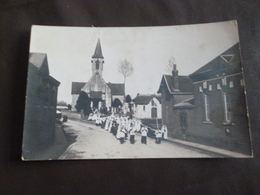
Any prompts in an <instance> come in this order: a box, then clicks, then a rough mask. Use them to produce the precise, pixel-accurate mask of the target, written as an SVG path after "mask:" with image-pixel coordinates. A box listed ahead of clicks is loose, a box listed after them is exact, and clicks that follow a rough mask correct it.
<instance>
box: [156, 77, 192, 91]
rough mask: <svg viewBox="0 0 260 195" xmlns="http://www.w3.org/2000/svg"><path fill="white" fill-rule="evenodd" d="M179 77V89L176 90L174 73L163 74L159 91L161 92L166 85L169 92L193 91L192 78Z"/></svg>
mask: <svg viewBox="0 0 260 195" xmlns="http://www.w3.org/2000/svg"><path fill="white" fill-rule="evenodd" d="M178 79H179V91H176V90H174V88H173V81H172V75H163V77H162V81H161V83H160V88H159V90H158V93H161V90H162V87H163V86H166V88H167V90H168V91H169V93H175V92H193V84H192V81H191V79H190V78H189V77H188V76H178Z"/></svg>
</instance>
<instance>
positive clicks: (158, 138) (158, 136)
mask: <svg viewBox="0 0 260 195" xmlns="http://www.w3.org/2000/svg"><path fill="white" fill-rule="evenodd" d="M155 137H156V141H155V143H156V144H160V143H161V139H162V131H161V130H160V129H157V130H155Z"/></svg>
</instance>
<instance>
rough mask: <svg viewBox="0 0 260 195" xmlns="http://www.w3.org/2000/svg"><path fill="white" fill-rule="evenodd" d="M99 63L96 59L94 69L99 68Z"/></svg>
mask: <svg viewBox="0 0 260 195" xmlns="http://www.w3.org/2000/svg"><path fill="white" fill-rule="evenodd" d="M99 63H100V62H99V61H98V60H97V61H96V70H98V69H99Z"/></svg>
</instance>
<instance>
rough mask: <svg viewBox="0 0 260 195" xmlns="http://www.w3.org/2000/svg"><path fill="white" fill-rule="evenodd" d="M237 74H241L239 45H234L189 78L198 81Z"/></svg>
mask: <svg viewBox="0 0 260 195" xmlns="http://www.w3.org/2000/svg"><path fill="white" fill-rule="evenodd" d="M238 72H241V64H240V52H239V43H236V44H235V45H233V46H232V47H231V48H229V49H227V50H226V51H224V52H223V53H221V54H220V55H218V56H217V57H215V58H214V59H213V60H211V61H210V62H208V63H207V64H205V65H204V66H202V67H201V68H199V69H198V70H196V71H195V72H194V73H192V74H190V75H189V76H190V78H191V79H192V80H193V81H198V80H204V79H209V78H214V77H216V76H217V75H221V74H223V73H225V75H228V74H234V73H238Z"/></svg>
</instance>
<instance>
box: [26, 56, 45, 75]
mask: <svg viewBox="0 0 260 195" xmlns="http://www.w3.org/2000/svg"><path fill="white" fill-rule="evenodd" d="M29 64H32V65H33V66H35V67H36V68H38V70H39V71H41V72H43V73H44V74H49V73H50V72H49V66H48V60H47V54H46V53H30V55H29Z"/></svg>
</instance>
